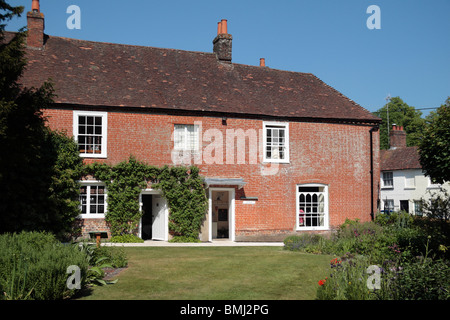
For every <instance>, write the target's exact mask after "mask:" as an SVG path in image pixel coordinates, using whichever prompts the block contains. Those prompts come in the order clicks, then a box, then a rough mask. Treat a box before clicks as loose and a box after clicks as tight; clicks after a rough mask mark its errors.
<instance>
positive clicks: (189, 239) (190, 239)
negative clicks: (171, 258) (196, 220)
mask: <svg viewBox="0 0 450 320" xmlns="http://www.w3.org/2000/svg"><path fill="white" fill-rule="evenodd" d="M169 242H179V243H197V242H201V241H200V240H199V239H198V238H195V237H188V236H174V237H173V238H172V239H170V240H169Z"/></svg>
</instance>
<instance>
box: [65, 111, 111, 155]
mask: <svg viewBox="0 0 450 320" xmlns="http://www.w3.org/2000/svg"><path fill="white" fill-rule="evenodd" d="M107 122H108V118H107V113H106V112H92V111H74V112H73V135H74V137H75V140H76V141H77V142H78V150H79V151H80V156H82V157H88V158H106V141H107Z"/></svg>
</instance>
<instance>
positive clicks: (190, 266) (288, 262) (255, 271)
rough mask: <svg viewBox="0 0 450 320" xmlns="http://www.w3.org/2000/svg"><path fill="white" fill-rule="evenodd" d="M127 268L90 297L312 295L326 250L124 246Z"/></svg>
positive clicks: (324, 268)
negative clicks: (309, 251)
mask: <svg viewBox="0 0 450 320" xmlns="http://www.w3.org/2000/svg"><path fill="white" fill-rule="evenodd" d="M124 249H125V252H126V254H127V257H128V261H129V263H128V268H127V269H125V270H123V271H122V272H121V273H120V274H119V275H118V279H119V281H118V282H117V283H116V284H114V285H108V286H103V287H95V288H94V290H93V291H92V292H91V294H90V295H88V296H85V297H83V298H82V299H92V300H98V299H101V300H110V299H118V300H138V299H139V300H147V299H151V300H159V299H161V300H310V299H315V298H316V291H317V287H318V283H317V282H318V281H319V280H320V279H321V278H323V277H324V275H326V274H327V272H328V271H329V270H328V269H329V261H330V259H331V258H332V257H331V256H327V255H313V254H306V253H298V252H291V251H286V250H283V248H282V247H165V248H155V247H145V248H143V247H125V248H124Z"/></svg>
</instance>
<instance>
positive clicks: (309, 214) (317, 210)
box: [297, 184, 328, 230]
mask: <svg viewBox="0 0 450 320" xmlns="http://www.w3.org/2000/svg"><path fill="white" fill-rule="evenodd" d="M326 228H328V186H326V185H319V184H303V185H298V186H297V230H307V229H326Z"/></svg>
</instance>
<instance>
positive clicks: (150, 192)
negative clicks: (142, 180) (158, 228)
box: [138, 189, 169, 241]
mask: <svg viewBox="0 0 450 320" xmlns="http://www.w3.org/2000/svg"><path fill="white" fill-rule="evenodd" d="M143 195H160V196H162V195H163V193H162V191H161V190H154V189H144V190H142V191H141V193H140V194H139V212H142V206H143V203H142V196H143ZM162 198H163V199H164V209H163V210H164V229H165V230H164V240H163V241H169V207H168V206H167V200H166V198H164V197H162ZM138 236H139V238H142V218H141V219H140V220H139V232H138Z"/></svg>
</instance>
